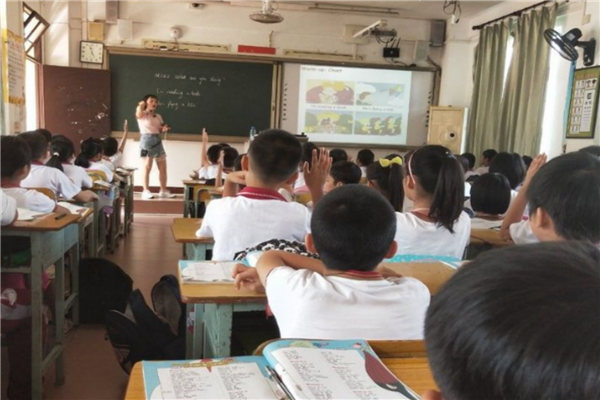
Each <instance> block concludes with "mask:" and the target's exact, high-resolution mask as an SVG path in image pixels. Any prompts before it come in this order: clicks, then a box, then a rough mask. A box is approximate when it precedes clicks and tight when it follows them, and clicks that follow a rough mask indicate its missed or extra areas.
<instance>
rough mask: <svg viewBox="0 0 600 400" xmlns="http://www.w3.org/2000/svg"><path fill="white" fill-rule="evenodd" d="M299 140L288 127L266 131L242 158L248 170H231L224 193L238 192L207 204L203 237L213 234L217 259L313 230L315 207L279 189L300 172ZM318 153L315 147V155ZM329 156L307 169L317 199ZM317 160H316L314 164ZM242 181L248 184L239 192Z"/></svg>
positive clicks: (214, 256)
mask: <svg viewBox="0 0 600 400" xmlns="http://www.w3.org/2000/svg"><path fill="white" fill-rule="evenodd" d="M301 151H302V150H301V146H300V142H299V141H298V139H296V137H294V135H292V134H291V133H288V132H286V131H282V130H277V129H271V130H267V131H264V132H261V134H260V135H258V136H257V137H256V138H255V139H254V140H253V141H252V144H251V145H250V149H249V150H248V154H247V155H245V156H244V157H243V159H242V168H243V171H239V172H233V173H230V174H228V175H227V178H226V180H225V188H224V196H225V193H228V194H230V193H233V194H236V193H237V194H236V195H234V196H232V197H223V198H222V199H219V200H213V201H211V202H210V203H209V204H208V207H207V208H206V214H205V216H204V219H203V220H202V226H201V227H200V229H199V230H198V232H196V235H197V236H198V237H213V238H214V239H215V245H214V248H213V260H219V261H223V260H233V259H234V256H235V253H236V252H239V251H242V250H244V249H246V248H248V247H252V246H255V245H257V244H259V243H261V242H264V241H267V240H270V239H287V240H298V241H301V240H302V239H303V238H304V235H305V234H306V233H307V232H308V230H309V223H310V212H309V211H308V210H307V209H306V207H304V206H303V205H302V204H299V203H293V202H292V203H290V202H287V201H286V200H285V198H284V197H283V196H282V195H281V194H279V193H278V192H277V190H278V189H279V188H280V187H281V185H282V184H285V183H289V184H291V183H292V182H293V181H294V180H295V179H296V177H297V175H298V165H299V163H300V157H301ZM313 155H316V152H315V153H314V154H313ZM329 163H330V161H329V160H328V157H326V154H325V156H323V155H322V156H321V158H319V161H318V162H317V163H315V162H314V161H313V165H312V168H311V169H310V170H309V169H308V168H307V167H306V166H305V168H304V176H305V179H306V183H307V185H308V186H309V188H310V189H311V193H312V194H313V199H315V198H317V199H318V198H320V197H321V196H322V187H323V183H324V180H325V176H326V175H325V174H326V173H327V170H328V169H329V166H330V165H331V164H329ZM315 164H317V165H315ZM237 184H244V185H245V187H244V189H242V190H241V191H239V192H237V189H233V188H232V187H237Z"/></svg>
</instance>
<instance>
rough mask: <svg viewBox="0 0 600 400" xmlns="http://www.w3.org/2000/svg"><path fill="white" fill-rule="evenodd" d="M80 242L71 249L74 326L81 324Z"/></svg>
mask: <svg viewBox="0 0 600 400" xmlns="http://www.w3.org/2000/svg"><path fill="white" fill-rule="evenodd" d="M79 253H80V250H79V244H77V245H76V246H73V248H72V249H71V296H75V297H74V299H75V300H73V301H74V303H73V308H72V310H73V326H78V325H79Z"/></svg>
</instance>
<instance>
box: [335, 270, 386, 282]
mask: <svg viewBox="0 0 600 400" xmlns="http://www.w3.org/2000/svg"><path fill="white" fill-rule="evenodd" d="M331 276H341V277H343V278H350V279H356V280H361V281H380V280H383V275H381V274H380V273H379V272H377V271H357V270H354V269H351V270H348V271H343V272H342V273H340V274H339V275H331Z"/></svg>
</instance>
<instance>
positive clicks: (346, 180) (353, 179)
mask: <svg viewBox="0 0 600 400" xmlns="http://www.w3.org/2000/svg"><path fill="white" fill-rule="evenodd" d="M361 175H362V174H361V170H360V167H359V166H358V165H356V164H354V163H353V162H351V161H338V162H336V163H335V164H333V165H332V166H331V171H329V175H328V176H327V179H326V180H325V186H324V187H323V191H324V192H325V193H329V192H330V191H332V190H333V189H335V188H337V187H340V186H344V185H351V184H356V183H359V182H360V178H361Z"/></svg>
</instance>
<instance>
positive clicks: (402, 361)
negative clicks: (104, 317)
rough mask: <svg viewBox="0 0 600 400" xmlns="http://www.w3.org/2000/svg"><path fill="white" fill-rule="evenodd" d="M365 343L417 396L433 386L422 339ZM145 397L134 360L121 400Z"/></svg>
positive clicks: (140, 368) (435, 386) (143, 399)
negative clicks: (125, 390)
mask: <svg viewBox="0 0 600 400" xmlns="http://www.w3.org/2000/svg"><path fill="white" fill-rule="evenodd" d="M369 344H370V345H371V347H372V348H373V350H374V351H375V353H376V354H377V356H378V357H379V358H380V359H381V361H383V363H384V364H385V365H386V366H387V367H388V368H389V370H390V371H392V373H393V374H394V375H396V376H397V377H398V378H399V379H400V380H401V381H403V382H404V383H405V384H406V385H408V387H410V388H411V389H412V390H413V391H414V392H416V393H417V394H418V395H419V396H421V395H422V394H423V393H424V392H425V391H426V390H428V389H437V385H436V384H435V382H434V380H433V375H432V374H431V369H430V368H429V362H428V361H427V354H426V353H425V345H424V343H423V342H422V341H406V342H405V341H369ZM262 347H263V346H262V345H261V348H262ZM261 348H259V349H257V351H259V350H260V351H261V350H262V349H261ZM145 399H146V394H145V390H144V377H143V373H142V364H141V363H137V364H136V365H134V367H133V370H132V371H131V376H130V378H129V383H128V385H127V392H126V393H125V400H145Z"/></svg>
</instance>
